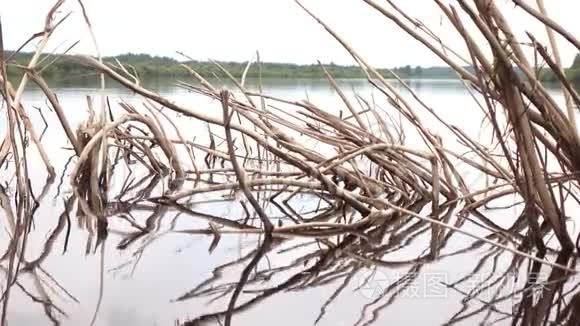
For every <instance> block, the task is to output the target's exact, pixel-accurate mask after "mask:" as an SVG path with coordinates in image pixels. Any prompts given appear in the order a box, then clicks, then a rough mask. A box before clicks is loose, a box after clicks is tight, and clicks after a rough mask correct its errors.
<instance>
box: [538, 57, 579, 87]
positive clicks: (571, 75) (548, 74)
mask: <svg viewBox="0 0 580 326" xmlns="http://www.w3.org/2000/svg"><path fill="white" fill-rule="evenodd" d="M565 73H566V77H568V79H569V80H571V81H572V82H573V83H574V84H576V85H580V54H577V55H576V57H575V58H574V62H573V63H572V66H570V68H568V69H566V71H565ZM542 80H543V81H547V82H557V81H558V78H557V77H556V75H555V74H554V73H553V72H552V71H551V70H547V69H546V70H545V71H544V73H543V75H542Z"/></svg>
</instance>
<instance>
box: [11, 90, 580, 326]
mask: <svg viewBox="0 0 580 326" xmlns="http://www.w3.org/2000/svg"><path fill="white" fill-rule="evenodd" d="M340 85H341V87H342V88H343V89H344V90H345V91H347V93H348V94H349V96H351V97H352V98H353V99H354V95H355V94H359V95H360V96H362V97H364V98H366V99H367V100H374V101H376V103H377V104H378V105H379V106H383V107H385V108H386V107H387V106H386V104H385V103H386V102H385V100H384V98H383V97H381V95H380V93H379V92H378V91H377V90H374V89H372V88H371V87H370V86H369V85H368V83H367V82H366V81H363V80H343V81H340ZM146 86H147V87H150V88H152V89H154V90H155V91H156V92H158V93H160V94H161V95H163V96H166V97H168V98H170V99H172V100H174V101H176V102H178V103H181V104H183V105H186V106H189V107H195V108H196V109H197V110H208V112H209V113H211V112H212V110H213V112H214V113H216V114H221V112H220V111H219V110H218V109H216V108H217V107H218V106H216V103H212V102H211V101H208V100H207V99H205V98H202V97H201V96H200V95H197V94H192V93H191V92H189V91H187V90H185V89H183V88H180V87H177V86H175V85H174V84H171V83H169V82H166V81H159V82H148V83H146ZM409 86H410V88H411V89H412V90H413V91H414V92H415V93H416V94H417V95H418V96H419V97H420V98H421V99H422V100H423V101H424V102H425V103H427V104H428V105H429V106H430V107H432V108H433V110H435V111H436V112H437V113H438V114H440V115H441V116H442V117H443V118H444V119H446V121H447V122H448V123H450V124H452V125H456V126H460V127H461V128H462V129H463V130H464V131H466V133H467V134H469V135H470V136H472V137H473V138H480V137H485V132H482V126H481V120H482V119H481V118H482V113H481V110H480V109H478V108H477V105H476V103H475V102H474V99H473V97H472V95H471V94H470V93H469V92H467V91H466V90H465V88H464V87H463V85H462V84H461V82H459V81H456V80H421V81H409ZM255 87H256V85H255V82H254V81H250V88H255ZM393 87H395V88H396V89H399V90H400V91H401V92H402V93H403V94H404V95H405V96H407V97H408V98H409V101H412V102H413V103H414V105H415V106H417V103H416V102H415V101H414V100H413V99H412V98H411V97H410V96H409V93H408V92H407V91H405V90H404V89H403V87H402V86H400V85H398V84H397V83H396V82H393ZM54 91H55V93H56V94H57V95H58V98H59V101H60V103H61V104H62V106H63V108H64V110H65V111H66V113H67V115H68V117H69V119H70V122H71V124H72V125H73V126H77V125H78V124H80V123H81V122H82V121H84V119H86V117H87V110H86V107H87V104H86V103H87V102H86V96H87V95H91V96H95V97H97V98H98V94H99V91H98V90H97V89H96V88H95V87H94V85H70V84H69V85H62V86H60V85H58V84H57V85H55V86H54ZM551 92H552V93H553V96H554V97H555V98H556V99H557V100H558V101H562V96H561V95H560V94H559V91H558V90H557V89H553V90H551ZM105 93H106V95H107V96H108V98H109V101H110V103H111V104H112V105H113V106H115V105H116V103H118V102H119V101H127V102H129V103H132V104H134V105H139V100H138V99H136V98H135V96H134V94H132V93H131V92H130V91H127V90H125V89H123V88H120V87H115V86H114V85H112V84H109V86H108V87H107V89H106V90H105ZM264 93H267V94H271V95H275V96H279V97H282V98H287V99H292V100H302V99H308V100H309V101H311V102H312V103H314V104H316V105H318V106H319V107H321V108H324V109H326V110H328V111H331V112H337V111H339V110H344V106H343V105H342V104H341V102H340V100H339V98H338V96H337V94H336V92H335V91H334V90H333V89H332V88H331V87H330V86H329V85H328V83H327V82H326V81H323V80H267V81H265V82H264ZM24 103H25V106H26V107H27V108H29V110H28V113H29V114H30V116H31V118H32V120H33V122H34V123H35V126H36V128H37V130H38V131H39V132H40V131H42V126H43V122H42V119H41V118H40V116H39V115H38V112H37V111H35V110H34V109H33V108H34V107H38V108H40V109H41V110H42V111H43V113H44V115H45V117H46V119H47V121H48V123H49V124H51V125H53V126H56V125H57V124H56V117H55V114H54V112H51V111H50V110H49V109H48V105H47V101H46V99H45V97H44V95H43V94H42V93H41V92H40V90H38V89H35V88H30V89H28V90H26V91H25V93H24ZM417 111H418V113H419V115H420V116H421V118H422V119H423V122H424V124H425V125H426V126H428V127H429V129H430V130H432V131H433V132H435V133H439V134H440V135H441V136H442V137H443V139H444V144H445V145H446V146H448V147H449V148H459V144H458V143H457V140H456V139H455V138H453V137H450V134H449V133H448V131H446V130H445V128H443V127H442V126H441V125H440V124H439V123H437V122H436V119H435V118H434V117H433V116H431V115H429V114H427V113H425V112H424V111H423V110H419V109H418V110H417ZM393 114H394V115H395V113H393ZM2 116H4V115H2ZM177 121H178V123H179V125H180V127H182V130H183V132H184V135H183V136H184V138H186V139H190V140H191V139H194V137H197V138H195V139H196V141H199V142H201V143H204V144H207V143H206V141H207V139H206V138H204V137H206V133H205V130H206V129H205V128H206V127H205V125H204V124H202V123H199V122H198V121H194V120H192V119H189V118H184V117H181V118H179V119H178V120H177ZM5 128H6V125H5V121H0V133H4V130H5ZM484 129H485V128H484ZM42 139H43V143H44V146H45V148H46V150H47V152H48V153H49V155H50V158H51V160H52V163H53V165H54V166H55V168H56V169H57V178H56V180H55V181H54V182H53V183H52V184H49V185H48V186H47V192H46V193H45V194H44V196H43V197H42V198H39V201H40V207H39V208H38V211H37V213H36V215H35V218H34V225H33V227H32V230H31V232H30V235H29V243H28V245H27V249H26V254H25V257H26V260H27V261H28V262H31V261H34V260H36V259H38V258H39V257H42V259H41V261H40V264H39V268H36V269H34V270H33V271H30V272H23V273H20V275H19V277H18V280H17V282H18V286H15V287H13V289H12V293H11V296H10V301H9V305H8V317H7V319H8V321H9V325H12V326H13V325H45V324H61V325H89V324H90V323H91V321H92V319H93V315H94V314H95V311H96V310H97V309H98V314H97V315H96V320H95V325H127V326H133V325H174V324H175V322H176V321H178V320H179V321H184V320H187V319H193V318H196V317H198V316H200V315H204V314H207V313H211V312H215V311H221V310H223V309H224V308H226V307H227V303H228V301H229V297H230V295H231V291H230V292H227V291H226V293H225V295H222V296H220V295H219V294H220V293H221V292H219V291H218V290H219V289H220V286H221V287H222V288H223V287H224V286H226V285H228V284H230V283H231V282H236V281H237V280H238V278H239V273H240V271H241V270H242V269H243V267H244V266H245V265H246V264H247V260H242V262H241V263H237V264H235V263H232V264H230V265H227V266H225V267H224V268H220V269H218V272H217V275H219V276H218V277H217V281H216V282H214V283H212V284H211V285H208V286H207V287H203V286H201V287H199V290H200V291H201V290H206V293H205V294H206V295H205V296H204V295H199V296H197V297H192V298H184V299H183V300H177V299H178V298H181V297H182V296H184V295H186V294H187V293H188V292H190V291H191V290H192V289H194V288H196V287H198V285H200V284H202V283H203V282H204V281H205V280H207V279H210V278H212V275H214V274H213V273H215V269H216V268H217V267H219V266H221V265H224V264H228V263H230V262H236V261H237V260H239V259H240V258H243V257H246V256H247V255H249V254H251V253H252V251H253V250H255V248H256V245H257V243H258V241H259V239H258V238H257V237H255V236H250V235H233V234H232V235H223V236H222V239H221V241H220V242H219V245H218V246H217V247H216V248H215V250H213V252H212V253H209V252H208V248H209V246H210V244H211V242H212V236H208V235H202V234H190V233H187V232H179V230H190V229H193V228H203V227H207V222H205V221H204V220H200V219H198V218H196V217H195V216H191V215H187V214H180V213H179V212H178V211H176V210H174V209H160V208H158V207H156V206H155V205H150V206H149V207H145V208H144V209H143V210H142V211H140V212H137V213H135V214H134V216H132V218H133V219H134V220H135V221H137V222H138V224H141V225H144V224H145V223H149V221H151V223H153V224H154V226H153V229H154V232H150V233H148V234H146V235H143V236H141V237H138V238H137V239H135V240H134V241H132V242H130V243H127V238H130V235H131V234H130V233H129V232H134V229H131V228H130V227H129V224H128V223H127V222H123V221H122V220H115V222H113V223H111V225H110V226H111V231H110V233H109V235H108V237H107V239H106V240H105V241H104V242H103V243H102V244H100V246H99V247H97V248H96V249H95V248H94V246H92V245H89V246H88V247H89V250H88V251H89V252H88V253H87V243H90V241H93V240H94V239H93V240H90V239H89V235H88V233H87V232H86V231H85V230H83V229H81V228H80V227H79V225H78V222H77V221H75V219H76V216H75V215H74V214H72V215H70V216H67V214H63V212H65V200H66V199H67V198H68V197H69V196H70V186H69V184H70V181H69V179H68V175H67V174H66V172H65V173H64V176H63V179H62V180H63V181H62V182H63V185H62V186H60V187H59V183H60V182H61V180H60V178H61V175H62V174H63V172H64V171H65V165H66V163H67V161H68V160H69V157H70V156H71V154H72V152H71V151H70V150H69V149H68V148H66V147H67V146H68V145H66V144H65V143H63V139H65V136H64V132H63V131H62V130H61V129H59V128H58V127H51V128H48V129H47V130H45V131H44V133H43V138H42ZM407 141H408V143H413V142H418V136H417V135H415V134H414V133H413V132H412V131H411V130H409V133H408V135H407ZM314 146H316V145H314ZM321 150H322V149H321ZM29 152H30V154H29V155H30V157H29V160H30V162H33V163H32V166H31V171H30V174H31V177H32V180H31V182H32V184H33V188H34V189H35V190H36V192H35V194H36V195H37V196H38V195H39V194H40V192H41V189H43V187H44V186H45V180H46V174H45V171H44V169H43V168H42V163H41V161H40V159H39V158H38V155H37V154H36V152H35V150H30V151H29ZM12 177H13V176H12V175H11V173H8V172H6V173H5V172H2V173H1V174H0V181H1V182H2V184H4V183H6V182H10V181H11V180H12ZM466 179H467V180H468V181H469V182H472V183H478V182H482V180H480V179H479V178H478V176H477V175H471V176H470V175H469V173H466ZM59 188H60V189H59ZM8 192H9V193H10V188H9V189H8ZM209 199H217V200H219V199H221V196H220V195H199V196H196V197H195V201H196V202H199V203H197V204H195V207H194V209H195V210H196V211H199V212H204V213H208V214H213V215H217V216H226V217H230V218H233V217H236V216H243V214H244V211H243V209H242V207H240V205H239V203H238V202H237V201H223V200H222V201H218V202H207V201H208V200H209ZM513 200H514V199H513V197H512V198H505V202H506V203H510V201H513ZM204 201H206V202H204ZM294 204H295V207H299V208H300V209H302V210H308V209H311V208H312V206H313V205H316V203H313V202H312V200H310V199H308V198H302V197H300V198H297V199H294ZM520 209H521V207H520V206H514V207H512V208H508V209H503V210H501V211H498V210H489V211H486V212H485V214H486V215H487V216H488V217H490V218H492V219H493V221H494V222H495V223H497V224H498V225H501V226H509V225H511V223H513V221H514V219H515V218H516V216H517V214H518V213H519V210H520ZM270 213H271V215H272V216H279V215H281V213H280V211H279V210H278V209H276V208H275V207H272V208H271V211H270ZM3 214H5V213H4V212H3V211H0V216H2V218H0V223H1V224H2V230H3V231H2V235H1V236H0V245H1V247H0V248H4V250H5V249H6V247H7V245H8V243H9V235H8V231H7V230H8V226H7V225H5V224H6V222H5V221H6V218H4V215H3ZM69 221H70V222H69ZM69 227H70V232H69V231H68V229H69ZM463 227H464V228H465V229H466V230H470V231H472V232H476V233H480V234H485V230H484V229H483V228H481V227H480V226H478V225H477V224H475V223H466V224H465V225H464V226H463ZM67 233H69V237H68V243H66V244H65V239H66V234H67ZM428 239H429V236H428V234H425V233H420V234H417V236H416V237H415V238H414V239H413V240H412V241H411V242H410V243H409V244H408V245H406V246H403V247H401V248H400V249H398V250H394V251H391V252H389V254H387V255H386V256H385V257H383V259H384V260H385V261H387V262H391V263H385V264H384V266H381V267H378V268H367V267H364V266H361V267H360V268H358V269H357V270H356V271H355V272H348V271H349V269H344V270H345V273H344V274H341V273H338V274H337V276H336V277H333V278H329V279H328V281H327V282H322V284H309V285H308V286H306V285H305V284H302V285H303V286H293V287H292V288H289V289H286V290H285V291H281V292H279V293H276V294H275V295H272V296H270V297H268V298H266V299H264V300H263V301H261V302H260V303H259V304H256V305H254V306H251V307H250V308H249V309H247V310H245V311H243V312H241V313H238V314H235V315H234V318H233V323H234V325H283V326H285V325H288V326H290V325H292V326H294V325H312V324H314V323H315V322H317V324H318V325H368V324H376V325H385V324H389V325H440V324H445V323H448V322H451V323H453V324H458V325H474V324H479V323H482V322H484V321H485V324H491V323H494V324H498V325H509V324H510V323H511V319H510V316H511V314H512V313H514V311H513V307H514V305H515V304H516V303H519V300H520V298H518V297H517V296H516V297H514V298H509V299H505V300H502V301H498V302H495V303H493V304H489V301H493V300H494V299H497V298H499V297H501V296H505V295H507V294H510V293H513V292H514V291H517V290H518V289H521V288H522V287H523V286H524V283H525V277H524V276H523V275H524V274H525V272H526V268H527V265H528V263H527V262H525V263H524V264H523V265H522V267H521V268H520V269H512V270H510V269H509V268H508V267H509V266H510V264H511V263H512V262H513V255H511V254H509V253H495V252H494V251H493V248H491V247H490V246H487V245H480V246H477V247H470V245H471V244H472V243H473V239H471V238H469V237H467V236H463V235H461V234H455V235H454V236H453V237H452V238H451V239H450V240H449V243H448V244H447V246H446V247H445V250H444V252H442V253H441V257H442V258H440V259H437V260H435V261H430V262H421V263H417V262H411V261H409V260H410V259H411V258H412V257H416V256H418V255H420V254H421V253H422V252H424V250H425V249H426V248H428ZM298 244H300V242H298V241H294V240H292V241H287V242H284V243H283V244H281V245H280V246H279V247H276V248H274V249H273V250H272V251H271V252H270V253H269V254H268V255H267V257H266V258H265V259H262V261H261V262H260V265H259V269H260V270H268V269H272V270H274V271H273V272H269V273H266V272H265V273H264V277H263V278H262V279H259V280H256V281H255V282H253V283H252V284H248V285H247V286H246V288H245V290H246V291H248V292H246V293H244V294H242V295H241V297H240V299H239V300H238V303H240V302H244V301H245V300H247V299H249V298H250V297H251V296H253V294H252V291H253V290H258V289H265V288H271V287H275V286H276V285H278V284H280V283H281V282H284V281H285V280H286V279H288V278H289V277H290V276H292V275H293V274H295V273H297V272H300V270H301V269H303V266H308V264H312V262H311V261H310V262H309V261H308V260H306V259H305V260H304V262H303V261H299V262H298V263H297V264H294V265H293V262H295V260H296V259H298V258H299V257H301V256H305V255H307V254H308V253H309V252H311V251H313V250H316V249H317V246H316V245H314V244H310V245H304V246H301V247H298V248H295V249H293V250H289V249H290V248H292V247H293V246H296V245H298ZM65 246H66V250H65ZM462 249H466V250H464V251H461V250H462ZM547 259H549V260H554V259H555V257H553V256H550V255H548V256H547ZM480 261H482V262H483V263H482V264H481V266H480V267H479V268H477V269H476V267H477V266H478V263H479V262H480ZM352 263H353V261H347V260H345V261H344V262H343V264H344V266H343V267H348V266H349V264H352ZM284 266H286V267H288V268H286V269H284V268H282V267H284ZM276 268H279V269H280V270H279V271H278V272H276ZM335 268H336V269H337V270H338V269H340V268H341V266H336V267H335ZM474 269H476V270H474ZM3 271H4V275H5V273H6V270H4V269H3ZM541 272H542V273H544V274H545V276H547V275H549V273H550V272H551V270H550V269H549V268H547V267H544V268H543V269H542V270H541ZM101 277H102V279H101ZM5 283H6V282H5V281H3V282H2V289H4V287H5ZM569 283H570V287H572V286H573V285H574V284H575V282H573V281H571V282H569ZM397 284H399V285H400V286H398V287H397ZM392 287H395V289H393V288H392ZM339 288H342V291H341V293H340V294H339V295H338V296H336V299H335V300H333V301H332V302H330V303H329V304H327V306H325V302H327V300H329V298H330V297H333V293H334V292H335V291H336V290H337V289H339ZM471 291H474V293H477V295H476V297H477V298H476V299H473V300H467V301H466V300H465V297H466V294H468V293H470V292H471ZM198 294H199V291H198ZM186 297H187V296H186ZM47 301H49V302H51V303H52V305H54V306H52V305H48V304H46V302H47ZM55 307H58V309H56V308H55ZM323 307H324V308H323ZM59 310H60V311H59ZM323 312H324V314H323V316H322V317H321V318H320V319H319V320H318V321H317V319H318V317H319V316H320V315H321V314H322V313H323ZM454 318H456V319H454Z"/></svg>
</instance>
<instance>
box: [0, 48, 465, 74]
mask: <svg viewBox="0 0 580 326" xmlns="http://www.w3.org/2000/svg"><path fill="white" fill-rule="evenodd" d="M11 55H12V52H6V53H5V57H10V56H11ZM31 57H32V53H26V52H24V53H18V54H16V55H14V56H13V57H12V58H11V59H10V61H9V62H8V75H9V77H10V78H17V77H19V76H21V75H22V69H21V68H19V67H18V65H21V66H25V65H26V64H27V63H28V61H30V59H31ZM103 60H104V61H105V62H108V63H113V64H116V61H117V60H118V61H119V62H121V63H122V64H123V65H124V66H125V67H126V68H127V69H128V70H129V71H131V72H132V73H133V70H132V69H134V70H135V71H136V72H137V74H138V75H139V77H140V78H154V77H184V76H189V72H188V71H187V70H186V69H185V68H183V67H182V66H181V64H186V65H188V66H189V67H191V68H192V69H193V70H195V71H196V72H198V73H199V74H201V75H202V76H204V77H220V78H224V77H226V76H225V73H224V72H223V71H222V70H220V69H219V68H218V67H217V66H216V65H215V64H214V63H212V62H209V61H195V60H194V61H178V60H175V59H173V58H169V57H159V56H151V55H148V54H123V55H119V56H115V57H106V58H103ZM218 62H219V64H220V65H222V66H223V67H224V68H225V69H226V70H228V71H229V72H230V73H231V74H232V75H234V76H235V77H241V76H242V74H243V72H244V69H245V67H246V63H240V62H222V61H218ZM44 66H46V67H44ZM324 66H325V68H326V69H327V70H328V71H329V72H330V73H331V74H332V76H333V77H334V78H365V75H364V73H363V72H362V71H361V69H360V68H359V67H358V66H345V65H337V64H334V63H329V64H324ZM40 67H41V68H40V69H42V75H43V76H44V77H45V78H47V79H50V78H58V79H66V78H74V77H82V76H89V75H91V74H94V71H93V70H91V69H90V68H88V67H85V66H83V65H82V64H81V63H79V60H78V59H77V58H76V57H75V56H72V55H58V56H47V57H46V58H45V59H43V61H42V62H41V64H40ZM42 67H44V68H42ZM392 70H393V71H394V72H395V73H396V74H397V75H398V76H399V77H401V78H457V75H456V74H455V72H453V70H451V69H450V68H447V67H427V68H426V67H419V66H417V67H411V66H405V67H398V68H394V69H392ZM378 71H379V72H380V73H381V75H383V76H384V77H386V78H392V77H393V76H392V75H391V73H390V72H389V71H388V70H387V69H378ZM260 73H261V75H262V77H263V78H324V72H323V70H322V69H321V67H320V66H319V65H318V64H311V65H298V64H292V63H272V62H265V63H262V64H261V72H260V69H258V67H257V66H256V65H255V64H254V65H252V66H251V67H250V69H249V71H248V73H247V77H248V78H256V77H258V76H259V74H260Z"/></svg>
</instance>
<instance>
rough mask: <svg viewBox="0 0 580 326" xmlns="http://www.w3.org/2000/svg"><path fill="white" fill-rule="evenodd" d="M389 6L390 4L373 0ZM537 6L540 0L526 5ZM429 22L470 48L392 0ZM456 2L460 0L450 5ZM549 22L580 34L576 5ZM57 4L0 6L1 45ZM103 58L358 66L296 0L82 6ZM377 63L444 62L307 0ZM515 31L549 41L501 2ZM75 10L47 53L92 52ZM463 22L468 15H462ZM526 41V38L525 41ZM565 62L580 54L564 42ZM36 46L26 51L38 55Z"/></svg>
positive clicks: (418, 8) (432, 13)
mask: <svg viewBox="0 0 580 326" xmlns="http://www.w3.org/2000/svg"><path fill="white" fill-rule="evenodd" d="M377 1H378V2H379V3H381V4H382V5H384V6H385V7H387V8H388V5H387V2H386V1H383V0H377ZM527 1H528V3H529V4H531V5H535V0H527ZM394 2H395V3H397V4H398V5H400V7H401V8H403V9H406V10H408V13H409V14H410V15H411V16H413V17H415V18H419V19H421V20H423V21H424V22H425V23H426V24H427V25H428V26H429V27H431V28H432V29H433V30H434V31H435V32H436V33H437V35H439V36H440V37H441V38H442V39H443V40H444V41H448V42H449V44H450V45H452V46H453V47H455V48H456V49H457V50H458V51H459V52H464V49H463V46H462V43H461V42H460V41H459V40H458V38H457V34H456V33H454V32H453V30H452V29H451V28H450V25H449V23H447V22H446V21H445V18H444V17H442V15H441V13H440V12H439V10H438V8H437V7H436V6H435V4H434V2H433V1H432V0H394ZM449 2H451V3H453V2H454V1H452V0H450V1H449ZM545 2H546V5H547V6H548V12H549V14H550V16H551V17H552V18H553V19H554V20H556V21H558V22H559V23H560V24H561V25H562V26H564V27H566V28H567V29H568V31H569V32H570V33H572V34H573V35H575V36H576V37H579V38H580V16H579V13H580V1H579V0H545ZM53 3H54V0H0V17H1V19H2V24H3V29H4V39H5V47H6V48H7V49H14V48H16V47H17V46H18V45H20V44H21V43H22V42H23V41H24V40H26V39H27V38H28V37H29V36H30V35H31V34H33V33H35V32H39V31H40V30H41V29H42V26H43V22H44V16H45V14H46V12H47V11H48V9H49V8H50V7H51V6H52V4H53ZM84 3H85V5H86V7H87V9H88V14H89V17H90V19H91V21H92V23H93V26H94V31H95V34H96V37H97V41H98V44H99V47H100V49H101V52H102V53H103V55H116V54H121V53H126V52H133V53H141V52H143V53H149V54H154V55H166V56H172V57H177V56H176V54H175V52H176V51H182V52H185V53H187V54H188V55H189V56H191V57H193V58H196V59H200V60H205V59H208V58H212V59H217V60H232V61H246V60H248V59H250V58H252V56H253V54H254V53H255V51H256V50H259V51H260V55H261V57H262V60H263V61H274V62H295V63H314V62H316V60H321V61H323V62H331V61H332V62H335V63H340V64H352V63H353V62H352V60H351V59H350V57H349V56H348V55H347V54H346V52H345V50H344V49H342V48H341V47H340V45H339V44H338V43H337V42H336V41H334V40H333V39H332V38H331V37H330V36H329V35H328V34H327V33H326V32H325V31H324V29H323V28H322V27H321V26H320V25H318V24H317V23H316V22H315V21H314V20H313V19H311V18H310V17H309V16H308V15H307V14H306V13H305V12H304V11H302V10H301V9H300V8H299V7H298V6H297V5H296V4H295V3H294V2H293V1H292V0H84ZM302 3H303V4H305V5H306V6H307V7H308V8H310V9H311V10H312V11H313V12H314V13H316V14H317V15H319V17H321V18H322V19H323V20H325V21H326V22H327V23H328V24H329V25H331V26H332V27H333V28H334V29H335V30H336V31H337V32H338V33H339V34H340V35H341V36H342V37H343V38H344V39H346V40H347V41H348V42H350V43H351V45H353V47H354V48H355V49H356V50H357V51H358V52H359V53H360V54H361V55H362V56H363V57H364V58H366V59H367V60H368V61H369V62H370V63H371V64H373V65H374V66H377V67H393V66H401V65H407V64H410V65H422V66H432V65H440V64H441V62H440V61H439V60H438V59H437V58H436V57H435V56H434V55H432V54H431V53H429V52H428V51H426V50H425V49H424V48H423V47H421V46H420V45H419V43H418V42H416V41H415V40H413V39H411V38H409V37H408V36H407V35H406V34H405V33H404V32H403V31H402V30H400V29H398V28H397V26H396V25H395V24H394V23H392V22H390V21H388V20H387V19H386V18H385V17H383V16H382V15H381V14H380V13H379V12H377V11H375V10H374V9H372V8H370V7H369V6H368V5H367V4H365V3H364V2H363V1H361V0H302ZM496 3H497V4H498V5H500V6H501V8H502V11H503V13H504V15H505V16H506V17H507V18H508V20H510V21H511V22H513V23H514V24H513V26H514V28H515V29H516V32H517V34H518V35H521V36H523V35H524V34H523V33H524V32H525V31H531V32H534V33H536V34H537V36H538V38H539V39H540V40H542V41H545V40H546V37H545V34H546V33H545V29H544V28H543V27H542V26H541V25H540V24H538V23H537V22H536V21H535V20H534V19H533V18H531V17H530V16H528V15H527V14H526V13H525V12H523V11H522V10H520V9H515V8H514V6H513V5H511V4H510V3H511V1H508V0H496ZM68 12H72V15H71V17H70V18H69V19H68V20H67V21H65V23H64V25H62V27H60V28H59V30H58V32H57V33H56V34H55V36H54V38H53V39H52V41H51V43H50V46H49V49H50V50H52V49H55V48H59V49H62V50H64V49H65V48H66V47H68V46H69V45H70V44H72V43H73V42H74V41H77V40H80V43H79V45H78V46H77V47H76V48H75V51H74V52H75V53H88V54H94V53H95V52H94V47H93V45H92V42H91V40H90V37H89V34H88V31H87V29H86V26H85V25H84V22H83V19H82V14H81V10H80V7H79V6H78V3H77V0H67V2H66V3H65V6H63V7H62V9H61V13H60V15H61V16H62V15H64V14H65V13H68ZM465 20H466V21H467V18H466V19H465ZM522 39H523V37H522ZM559 40H560V42H559V44H560V47H561V49H560V51H561V53H562V59H563V63H564V64H565V65H566V66H568V65H569V64H570V63H571V62H572V60H573V58H574V55H575V54H576V52H575V51H574V48H573V47H572V46H571V45H569V44H568V43H566V42H565V41H564V40H563V39H561V38H559ZM33 48H34V47H28V48H27V49H28V50H32V49H33Z"/></svg>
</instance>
